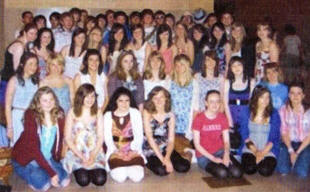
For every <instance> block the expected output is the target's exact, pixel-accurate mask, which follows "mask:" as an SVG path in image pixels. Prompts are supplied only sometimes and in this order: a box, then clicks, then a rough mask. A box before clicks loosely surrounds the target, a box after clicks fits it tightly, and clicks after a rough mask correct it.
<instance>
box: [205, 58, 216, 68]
mask: <svg viewBox="0 0 310 192" xmlns="http://www.w3.org/2000/svg"><path fill="white" fill-rule="evenodd" d="M205 65H206V70H213V71H214V68H215V66H216V61H215V60H214V59H212V58H211V57H208V56H206V60H205Z"/></svg>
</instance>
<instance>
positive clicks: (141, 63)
mask: <svg viewBox="0 0 310 192" xmlns="http://www.w3.org/2000/svg"><path fill="white" fill-rule="evenodd" d="M145 47H146V42H144V44H143V45H142V47H140V49H138V50H133V53H134V55H135V56H136V59H137V63H138V71H139V72H140V73H143V67H144V60H145Z"/></svg>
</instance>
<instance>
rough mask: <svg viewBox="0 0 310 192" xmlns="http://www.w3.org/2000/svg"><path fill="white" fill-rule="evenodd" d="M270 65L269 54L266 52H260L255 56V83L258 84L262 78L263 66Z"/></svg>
mask: <svg viewBox="0 0 310 192" xmlns="http://www.w3.org/2000/svg"><path fill="white" fill-rule="evenodd" d="M266 63H270V54H269V52H266V51H261V52H259V53H257V54H256V74H255V78H256V82H260V81H261V80H262V78H263V77H264V65H265V64H266Z"/></svg>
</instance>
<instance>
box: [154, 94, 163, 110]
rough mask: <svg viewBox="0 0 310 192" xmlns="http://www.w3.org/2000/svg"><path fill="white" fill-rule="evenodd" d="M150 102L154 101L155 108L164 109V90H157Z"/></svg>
mask: <svg viewBox="0 0 310 192" xmlns="http://www.w3.org/2000/svg"><path fill="white" fill-rule="evenodd" d="M152 102H153V103H154V105H155V108H156V109H164V108H165V104H166V96H165V94H164V92H163V91H159V92H158V93H157V94H156V95H154V97H153V98H152Z"/></svg>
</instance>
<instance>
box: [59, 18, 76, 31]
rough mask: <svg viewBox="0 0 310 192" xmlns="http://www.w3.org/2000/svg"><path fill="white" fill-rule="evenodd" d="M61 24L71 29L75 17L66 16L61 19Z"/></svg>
mask: <svg viewBox="0 0 310 192" xmlns="http://www.w3.org/2000/svg"><path fill="white" fill-rule="evenodd" d="M61 24H62V26H63V27H64V28H65V29H66V30H71V28H72V27H73V18H72V17H64V18H63V19H62V20H61Z"/></svg>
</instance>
